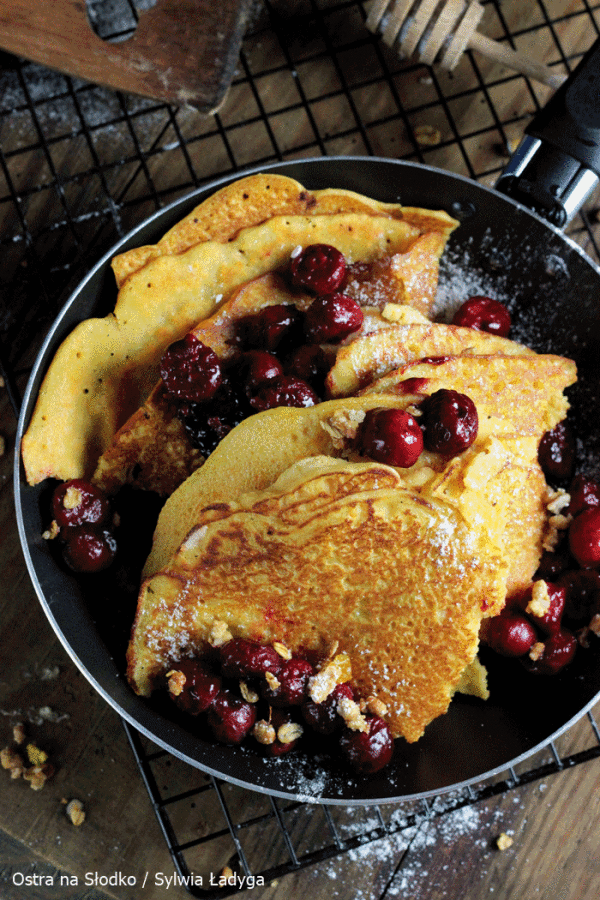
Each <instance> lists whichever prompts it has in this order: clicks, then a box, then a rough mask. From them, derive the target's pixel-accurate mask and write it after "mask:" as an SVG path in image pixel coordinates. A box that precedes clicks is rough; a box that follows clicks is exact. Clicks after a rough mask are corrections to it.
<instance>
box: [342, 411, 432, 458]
mask: <svg viewBox="0 0 600 900" xmlns="http://www.w3.org/2000/svg"><path fill="white" fill-rule="evenodd" d="M358 451H359V453H361V454H363V455H364V456H368V457H369V458H370V459H374V460H375V461H376V462H381V463H385V464H386V465H388V466H398V467H400V468H404V469H407V468H409V467H410V466H412V465H414V464H415V463H416V461H417V460H418V458H419V456H420V455H421V453H422V451H423V432H422V431H421V428H420V426H419V423H418V422H417V420H416V419H415V418H414V416H411V414H410V413H408V412H406V410H403V409H370V410H368V411H367V413H366V415H365V418H364V420H363V422H362V423H361V427H360V430H359V437H358Z"/></svg>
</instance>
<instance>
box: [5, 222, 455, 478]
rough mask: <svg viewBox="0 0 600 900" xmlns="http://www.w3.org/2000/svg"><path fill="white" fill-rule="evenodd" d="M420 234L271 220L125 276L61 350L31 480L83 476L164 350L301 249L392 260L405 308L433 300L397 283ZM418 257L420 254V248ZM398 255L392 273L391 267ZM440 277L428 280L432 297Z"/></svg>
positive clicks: (35, 419)
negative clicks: (102, 311) (105, 307)
mask: <svg viewBox="0 0 600 900" xmlns="http://www.w3.org/2000/svg"><path fill="white" fill-rule="evenodd" d="M448 233H449V230H447V231H445V232H439V233H436V234H437V235H438V237H437V238H436V241H437V244H436V248H435V255H434V257H431V272H430V275H431V273H433V275H434V276H436V277H437V264H438V260H439V255H440V254H441V252H442V250H443V245H444V243H445V240H446V239H447V237H448ZM440 234H441V235H442V236H441V237H440ZM421 238H422V235H421V233H420V231H419V228H418V227H415V226H413V225H411V224H408V223H407V222H406V221H404V220H399V219H395V218H393V217H390V216H376V215H368V214H365V213H348V214H336V215H324V216H312V217H310V216H275V217H273V218H270V219H268V220H267V221H265V222H264V223H262V224H260V225H256V226H254V227H250V228H245V229H242V230H241V231H239V232H238V234H237V236H236V237H235V238H234V239H233V240H232V241H229V242H226V243H220V242H218V241H214V240H210V241H204V242H202V243H199V244H196V245H194V246H192V247H191V248H190V249H188V250H186V251H185V252H182V253H179V254H177V255H174V256H172V255H162V256H157V257H156V258H154V259H152V260H151V261H149V262H148V263H147V264H146V265H144V266H143V268H141V269H140V270H139V271H137V272H135V273H134V274H132V275H130V276H129V277H128V278H127V279H126V280H125V282H124V283H123V285H122V287H121V289H120V291H119V293H118V297H117V302H116V306H115V309H114V311H113V312H112V313H111V314H110V315H108V316H106V317H105V318H103V319H88V320H86V321H84V322H82V323H80V324H79V325H78V326H77V327H76V328H75V329H74V330H73V332H71V334H70V335H69V336H68V337H67V338H66V339H65V341H64V342H63V343H62V345H61V346H60V347H59V349H58V351H57V353H56V356H55V357H54V359H53V361H52V363H51V365H50V368H49V370H48V372H47V374H46V376H45V378H44V381H43V384H42V387H41V389H40V393H39V396H38V399H37V403H36V406H35V409H34V413H33V416H32V420H31V423H30V425H29V428H28V430H27V433H26V434H25V436H24V439H23V444H22V455H23V461H24V465H25V472H26V476H27V480H28V482H29V483H30V484H36V483H38V482H39V481H42V480H43V479H45V478H50V477H53V478H58V479H62V480H66V479H69V478H80V477H87V478H89V477H90V476H91V474H92V473H93V471H94V469H95V467H96V465H97V462H98V459H99V457H100V456H101V455H102V453H103V452H104V451H105V450H106V449H107V448H108V447H109V446H110V444H111V442H112V440H113V438H114V435H115V434H116V432H117V431H118V430H119V428H121V426H122V425H123V424H124V423H125V422H126V421H127V419H128V418H129V416H131V415H132V414H133V413H134V412H135V411H136V410H137V409H139V407H140V406H141V404H142V403H143V402H144V401H145V399H146V398H147V397H148V396H149V394H150V392H151V391H152V389H153V387H154V385H155V384H156V381H157V379H158V375H159V363H160V359H161V356H162V354H163V353H164V351H165V350H166V349H167V347H168V346H169V345H170V344H172V343H173V342H174V341H177V340H179V339H181V338H183V337H184V336H185V335H186V334H187V333H188V332H189V331H190V330H191V329H192V328H194V327H196V326H197V325H198V324H199V323H200V322H202V321H203V320H204V319H206V318H207V317H209V316H210V315H212V314H213V313H214V312H215V310H216V309H217V308H218V307H219V306H220V305H221V304H222V303H223V302H224V301H226V300H227V299H228V298H229V297H230V296H231V295H232V294H233V292H234V291H236V290H237V289H239V288H240V287H241V286H242V285H244V284H246V283H247V282H249V281H251V280H252V279H254V278H257V277H259V276H261V275H264V274H266V273H268V272H272V271H275V270H278V269H281V268H284V267H285V266H286V265H287V264H288V263H289V260H290V256H291V254H292V252H293V251H294V250H295V248H297V247H299V246H305V245H307V244H312V243H324V244H328V245H332V246H335V247H336V248H337V249H338V250H339V251H340V252H341V253H342V254H343V255H344V257H345V259H346V260H347V262H348V264H349V266H350V267H352V265H354V264H355V263H360V264H361V266H364V265H367V266H370V265H372V264H375V263H376V262H379V263H381V264H382V265H383V263H382V261H383V260H390V261H391V262H389V264H388V263H385V265H387V266H388V268H390V269H391V270H392V275H391V276H390V277H393V278H394V279H395V282H396V284H397V286H398V291H399V292H400V294H401V297H402V299H401V302H402V303H407V304H408V305H413V306H414V307H415V308H416V309H419V308H420V307H426V306H428V305H430V304H431V303H432V302H433V297H432V296H431V295H430V296H427V295H425V294H423V292H422V290H424V288H423V285H422V284H421V283H420V282H419V281H418V279H417V280H416V281H415V279H412V280H411V279H409V282H408V283H406V282H404V281H403V277H402V272H403V271H404V269H406V271H412V265H413V263H411V249H412V248H413V246H414V245H415V244H417V242H419V240H420V239H421ZM416 252H417V255H418V256H419V258H421V257H422V249H421V247H420V245H419V246H417V250H416ZM398 255H400V257H402V264H401V266H400V268H399V270H398V273H399V274H398V277H396V274H395V272H394V271H393V269H394V267H393V265H392V263H393V260H394V258H395V257H396V256H398ZM403 267H404V269H403ZM436 277H433V278H431V277H430V276H429V275H428V277H427V279H426V281H427V284H428V285H429V288H428V289H429V290H430V292H431V290H432V289H433V287H434V282H436ZM411 292H412V293H411Z"/></svg>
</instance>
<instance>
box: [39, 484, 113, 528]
mask: <svg viewBox="0 0 600 900" xmlns="http://www.w3.org/2000/svg"><path fill="white" fill-rule="evenodd" d="M109 514H110V503H109V501H108V498H107V497H106V495H105V494H104V493H103V492H102V491H101V490H100V488H97V487H96V486H95V485H94V484H90V482H88V481H83V479H80V478H74V479H71V481H65V482H64V483H63V484H59V485H58V487H57V488H56V489H55V491H54V493H53V495H52V516H53V518H54V520H55V521H56V523H57V525H58V526H59V527H60V528H71V527H73V526H78V525H100V524H102V522H105V521H106V520H107V519H108V516H109Z"/></svg>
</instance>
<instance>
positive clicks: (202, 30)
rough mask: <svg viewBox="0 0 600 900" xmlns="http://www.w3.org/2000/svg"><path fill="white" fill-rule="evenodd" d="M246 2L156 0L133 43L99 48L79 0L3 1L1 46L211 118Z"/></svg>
mask: <svg viewBox="0 0 600 900" xmlns="http://www.w3.org/2000/svg"><path fill="white" fill-rule="evenodd" d="M249 9H250V3H249V2H248V0H223V2H221V3H210V2H206V0H159V2H158V3H157V4H156V6H154V7H152V8H151V9H149V10H146V11H145V12H143V13H142V15H141V16H140V21H139V24H138V27H137V28H136V30H135V32H134V34H133V36H132V37H130V38H129V39H128V40H126V41H124V42H119V43H109V42H106V41H103V40H102V39H101V38H100V37H98V36H97V35H96V34H95V33H94V31H92V29H91V27H90V24H89V21H88V17H87V12H86V5H85V2H82V0H53V2H52V3H38V2H35V0H0V46H1V47H3V48H4V49H5V50H8V51H9V52H10V53H14V54H15V55H17V56H22V57H25V59H30V60H33V61H35V62H38V63H41V64H42V65H45V66H48V67H49V68H52V69H57V70H58V71H60V72H65V73H67V74H69V75H74V76H77V77H79V78H85V79H86V80H88V81H93V82H95V83H96V84H102V85H105V86H106V87H110V88H113V89H115V90H121V91H128V92H130V93H132V94H138V95H140V96H142V97H151V98H153V99H157V100H164V101H166V102H167V103H174V104H176V105H182V104H187V105H191V106H194V107H195V108H197V109H198V110H200V111H202V112H205V113H208V112H213V111H214V110H215V109H217V108H218V107H219V106H220V104H221V103H222V101H223V99H224V97H225V94H226V91H227V88H228V86H229V83H230V81H231V77H232V75H233V70H234V67H235V63H236V61H237V56H238V52H239V47H240V43H241V40H242V37H243V35H244V31H245V28H246V25H247V17H248V12H249Z"/></svg>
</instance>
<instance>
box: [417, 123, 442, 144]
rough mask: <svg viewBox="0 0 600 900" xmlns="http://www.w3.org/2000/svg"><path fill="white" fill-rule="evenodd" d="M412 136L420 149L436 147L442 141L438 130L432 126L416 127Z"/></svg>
mask: <svg viewBox="0 0 600 900" xmlns="http://www.w3.org/2000/svg"><path fill="white" fill-rule="evenodd" d="M413 134H414V136H415V140H416V142H417V144H419V146H420V147H436V146H437V145H438V144H439V143H440V142H441V140H442V135H441V132H440V130H439V128H434V126H433V125H417V126H416V128H415V129H414V131H413Z"/></svg>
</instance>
